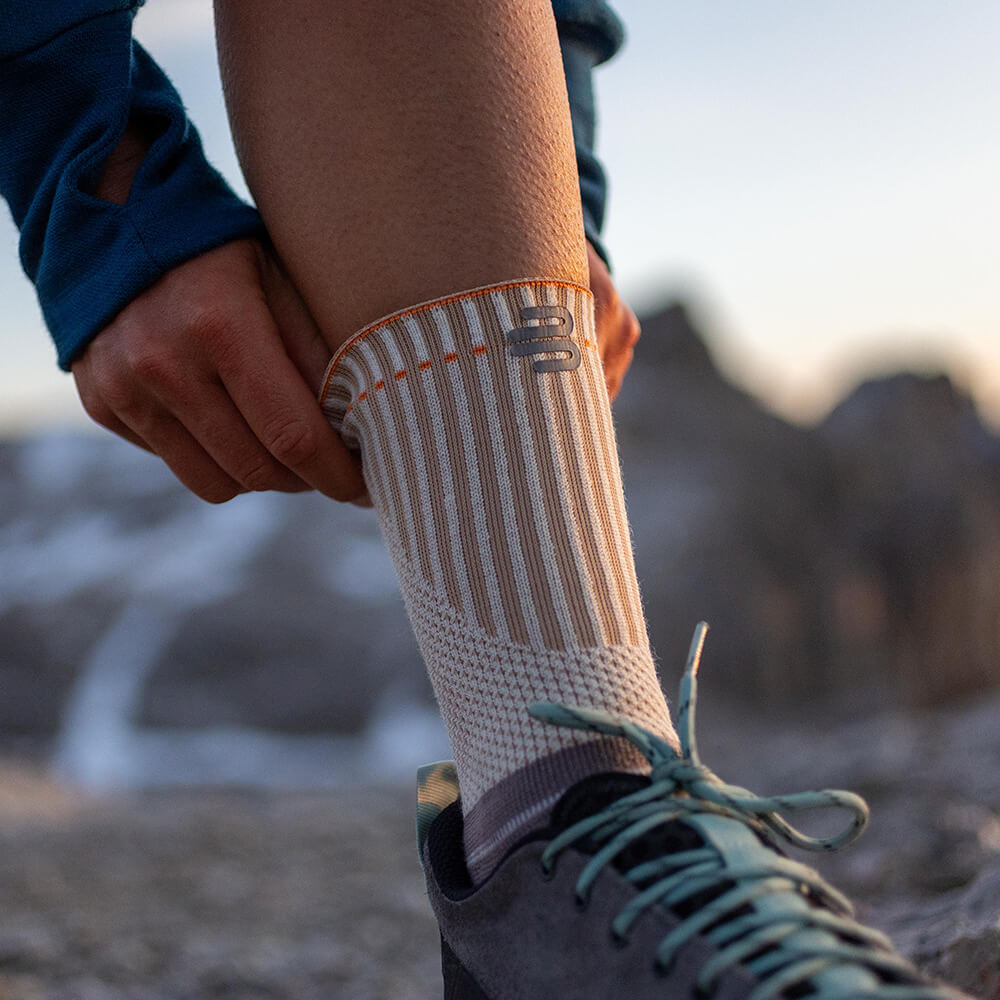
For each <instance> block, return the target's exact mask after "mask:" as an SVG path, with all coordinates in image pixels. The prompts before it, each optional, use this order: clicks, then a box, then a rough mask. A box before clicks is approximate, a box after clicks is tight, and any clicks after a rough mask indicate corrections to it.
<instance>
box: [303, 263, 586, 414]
mask: <svg viewBox="0 0 1000 1000" xmlns="http://www.w3.org/2000/svg"><path fill="white" fill-rule="evenodd" d="M593 301H594V297H593V293H592V292H591V291H590V289H589V288H586V287H584V286H583V285H577V284H574V283H573V282H568V281H560V280H557V279H555V278H524V279H521V280H518V281H507V282H502V283H499V284H495V285H483V286H481V287H478V288H470V289H468V290H466V291H464V292H457V293H455V294H453V295H447V296H444V297H442V298H438V299H430V300H428V301H426V302H420V303H418V304H417V305H414V306H409V307H408V308H406V309H400V310H398V311H396V312H393V313H389V314H388V315H386V316H383V317H382V318H381V319H378V320H376V321H375V322H373V323H370V324H368V325H367V326H365V327H363V328H362V329H361V330H359V331H358V332H357V333H356V334H354V336H353V337H351V338H350V339H349V340H348V341H346V343H344V344H343V345H342V346H341V347H340V349H339V350H338V351H337V353H336V354H335V355H334V356H333V358H331V360H330V363H329V364H328V365H327V368H326V372H325V373H324V376H323V384H322V389H321V390H320V393H319V402H320V406H321V407H322V408H323V410H324V412H325V413H326V415H327V417H328V418H329V419H330V420H332V421H333V422H334V425H335V426H339V425H340V424H341V422H342V421H343V419H344V418H345V417H346V416H347V414H348V413H350V412H351V410H352V409H353V407H354V406H355V405H356V404H357V403H359V402H364V401H365V399H367V397H368V394H369V393H370V392H378V391H381V390H382V389H384V388H385V386H386V385H387V384H391V383H392V382H398V381H401V380H402V379H404V378H408V377H411V376H412V375H413V374H415V373H417V372H426V371H429V370H430V369H431V368H432V367H434V366H435V365H439V364H448V363H454V362H456V361H458V360H460V358H461V357H462V356H463V355H464V356H466V357H467V356H470V355H472V356H475V355H481V354H485V353H488V352H494V351H502V350H504V349H506V348H511V349H513V352H514V353H515V354H517V355H518V356H523V355H524V354H529V353H531V354H537V355H538V357H537V359H536V360H539V361H542V362H548V363H549V367H547V368H541V369H539V368H536V371H542V370H550V371H552V370H565V369H566V368H567V367H568V365H569V364H570V363H572V362H573V361H574V360H576V358H575V355H574V354H573V352H572V351H565V350H564V351H558V350H555V349H553V350H551V351H548V352H542V351H540V350H538V348H540V347H543V346H549V347H552V346H553V344H554V342H556V341H563V340H572V341H573V343H574V344H575V346H576V349H577V351H591V352H593V353H594V354H595V355H596V354H597V338H596V335H595V333H594V319H593ZM470 307H471V308H472V309H473V310H474V312H475V314H476V316H477V318H478V321H479V322H478V323H475V324H474V328H475V329H476V331H477V332H479V333H481V334H482V336H480V337H475V336H473V337H471V338H470V337H467V336H466V337H462V336H461V334H462V333H467V331H466V329H465V328H466V326H467V324H468V320H469V317H468V309H469V308H470ZM531 309H534V310H535V311H536V312H537V311H538V310H544V311H545V312H546V313H547V314H548V315H546V316H528V317H523V318H522V312H523V311H524V310H531ZM560 310H566V311H567V312H568V314H569V315H568V316H567V315H565V314H564V313H563V314H560ZM449 314H450V315H449ZM512 322H513V325H511V324H512ZM408 323H413V324H415V325H416V326H417V328H418V329H419V331H420V337H419V339H420V340H422V342H423V343H422V346H423V347H424V350H418V352H417V353H418V354H419V355H423V356H419V357H418V356H412V355H411V356H410V357H409V358H407V359H406V360H408V361H409V362H410V365H409V367H406V366H401V367H397V366H396V365H395V364H393V363H390V359H389V358H388V357H384V358H381V359H380V360H382V361H383V364H382V365H381V366H380V367H379V368H378V369H376V370H374V371H372V372H371V374H372V376H373V379H372V380H369V383H368V384H366V385H360V384H358V385H352V382H354V381H356V379H352V377H351V376H352V374H353V373H352V372H346V371H345V370H344V369H345V367H349V356H350V355H351V354H352V353H353V354H357V353H358V350H359V348H360V345H361V344H362V342H363V341H365V340H367V339H368V338H369V337H373V336H374V337H375V338H376V339H379V334H381V333H384V332H386V331H388V330H390V329H391V330H393V331H396V330H398V329H399V328H400V327H401V326H402V327H404V328H405V327H406V325H407V324H408ZM501 327H503V329H501ZM567 328H568V329H567ZM533 329H537V330H538V333H537V334H534V335H531V336H529V335H522V337H521V339H520V340H519V341H518V342H517V343H510V342H509V341H508V339H507V338H508V337H509V336H510V334H511V333H516V332H518V331H528V330H533ZM445 330H448V331H450V332H451V333H452V337H451V338H448V337H446V336H442V333H443V332H444V331H445ZM455 334H458V335H459V336H457V337H455ZM539 335H540V336H539ZM540 340H542V341H548V344H545V343H540V342H539V341H540ZM472 341H476V342H472ZM380 353H381V352H380ZM552 364H554V365H555V366H556V367H552ZM573 367H576V365H573Z"/></svg>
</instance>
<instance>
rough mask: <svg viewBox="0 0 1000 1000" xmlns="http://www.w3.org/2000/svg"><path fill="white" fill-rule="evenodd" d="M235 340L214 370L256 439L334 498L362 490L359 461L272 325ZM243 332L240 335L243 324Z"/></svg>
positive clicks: (267, 323) (359, 493) (345, 497)
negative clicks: (233, 351) (231, 354)
mask: <svg viewBox="0 0 1000 1000" xmlns="http://www.w3.org/2000/svg"><path fill="white" fill-rule="evenodd" d="M262 322H263V325H265V326H266V327H268V328H269V330H268V331H267V332H266V333H263V334H262V335H260V336H258V337H256V338H250V343H251V344H252V349H251V350H247V349H246V347H247V341H246V339H245V340H244V343H243V344H241V349H240V350H239V351H238V353H237V358H236V360H235V362H230V363H227V364H220V365H219V376H220V378H221V379H222V383H223V385H224V386H225V388H226V390H227V391H228V393H229V395H230V398H231V399H232V400H233V402H234V403H235V404H236V407H237V409H239V411H240V412H241V413H242V414H243V417H244V419H245V420H246V422H247V424H249V426H250V428H251V430H252V431H253V432H254V434H256V435H257V438H258V439H259V440H260V442H261V444H263V445H264V447H265V448H266V449H267V450H268V451H269V452H270V453H271V454H272V455H273V456H274V457H275V458H276V459H277V460H278V461H279V462H281V464H282V465H284V466H285V467H286V468H288V469H291V470H292V472H294V473H296V475H298V476H299V477H300V478H301V479H303V480H304V481H305V482H307V483H308V484H309V485H310V486H312V487H313V488H314V489H317V490H319V491H320V492H321V493H324V494H325V495H326V496H328V497H332V498H333V499H334V500H341V501H348V500H356V499H357V498H359V497H361V496H363V495H364V492H365V482H364V478H363V476H362V474H361V461H360V459H359V458H358V456H357V454H356V453H355V452H352V451H350V450H349V449H348V448H347V446H346V445H345V444H344V442H343V441H342V440H341V439H340V436H339V435H338V434H337V432H336V431H335V430H334V429H333V428H332V427H331V426H330V424H329V423H328V421H327V419H326V417H325V416H324V415H323V411H322V410H321V409H320V407H319V403H318V401H317V400H316V398H315V397H314V396H313V394H312V392H311V391H310V389H309V387H308V386H307V385H306V382H305V379H304V378H303V377H302V375H301V373H300V372H299V370H298V369H297V368H296V367H295V365H294V364H293V363H292V361H291V359H290V358H289V356H288V354H287V353H286V351H285V348H284V345H283V344H282V342H281V338H280V337H279V336H278V332H277V329H276V328H275V327H274V325H273V322H271V321H270V320H269V319H268V320H267V321H262ZM243 332H244V338H246V330H244V331H243Z"/></svg>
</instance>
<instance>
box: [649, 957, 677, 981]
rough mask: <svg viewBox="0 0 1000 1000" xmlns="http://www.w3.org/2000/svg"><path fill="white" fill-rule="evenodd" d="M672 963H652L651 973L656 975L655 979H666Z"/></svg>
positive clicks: (657, 961) (658, 961)
mask: <svg viewBox="0 0 1000 1000" xmlns="http://www.w3.org/2000/svg"><path fill="white" fill-rule="evenodd" d="M672 965H673V963H672V962H670V963H664V962H661V961H660V960H659V959H657V960H656V961H655V962H654V963H653V972H654V973H655V974H656V978H657V979H666V978H667V976H669V975H670V972H671V967H672Z"/></svg>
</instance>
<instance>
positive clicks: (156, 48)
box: [0, 0, 1000, 430]
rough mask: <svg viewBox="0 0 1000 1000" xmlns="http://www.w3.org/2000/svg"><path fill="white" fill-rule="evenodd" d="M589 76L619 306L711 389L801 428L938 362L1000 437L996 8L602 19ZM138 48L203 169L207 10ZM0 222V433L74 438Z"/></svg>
mask: <svg viewBox="0 0 1000 1000" xmlns="http://www.w3.org/2000/svg"><path fill="white" fill-rule="evenodd" d="M617 9H618V10H619V12H620V13H621V14H622V16H623V18H624V20H625V22H626V25H627V27H628V29H629V42H628V44H627V46H626V48H625V50H624V51H623V52H622V53H621V54H620V55H619V56H618V57H617V59H616V60H615V61H614V62H613V63H611V64H609V65H608V66H606V67H603V68H602V69H600V70H599V71H598V75H597V86H598V95H599V107H600V112H601V128H600V137H599V151H600V153H601V155H602V157H603V159H604V161H605V163H606V165H607V168H608V172H609V174H610V177H611V185H612V193H611V200H610V204H609V217H608V227H607V230H606V238H607V243H608V246H609V248H610V251H611V253H612V256H613V259H614V262H615V268H616V277H617V279H618V281H619V284H620V287H621V288H622V290H623V291H624V292H625V294H626V296H627V297H628V298H630V299H631V300H632V301H633V302H634V304H636V305H637V306H643V305H647V304H649V303H652V302H653V301H655V300H657V299H659V298H662V297H666V296H667V295H672V294H673V295H676V294H681V295H685V296H687V297H688V298H689V299H691V300H692V301H693V302H694V304H695V307H696V309H697V312H698V315H699V316H700V317H702V318H703V319H704V320H705V322H706V324H707V326H708V328H709V332H710V333H711V334H712V338H713V339H712V346H713V348H714V349H715V350H716V352H717V354H718V355H719V357H720V360H721V361H722V362H723V364H724V365H725V367H726V368H727V370H728V371H729V372H730V373H731V374H733V375H734V376H736V377H738V378H740V379H741V380H743V381H744V382H745V383H746V384H747V385H748V386H749V387H750V388H751V389H752V390H753V391H755V392H756V393H758V395H761V396H762V397H763V398H765V399H766V400H767V401H769V402H770V403H771V405H773V406H775V407H777V408H779V409H780V410H781V412H783V413H785V414H787V415H791V416H796V417H800V418H803V419H809V418H812V417H815V416H816V415H818V414H820V413H821V412H822V411H823V409H824V407H825V406H827V405H829V403H830V402H831V401H832V400H833V399H834V398H835V396H836V394H837V393H838V392H840V391H842V389H843V388H844V387H845V386H846V385H848V384H850V382H851V380H852V379H853V378H854V377H856V375H857V374H859V373H860V372H862V371H865V370H871V369H873V368H877V369H885V368H886V367H888V366H891V365H900V364H910V365H918V366H923V367H928V366H934V365H940V364H947V365H948V367H949V368H950V369H951V370H952V372H953V373H954V374H955V375H956V376H957V377H958V378H959V379H960V380H961V381H963V382H964V383H965V384H967V385H969V386H970V387H971V388H973V389H974V391H975V392H976V394H977V396H978V398H979V399H980V402H981V404H982V405H983V407H984V409H986V410H987V411H988V412H989V414H990V416H991V418H992V419H993V420H994V422H996V423H997V424H1000V290H998V289H1000V280H998V277H997V275H998V273H1000V195H998V193H997V178H1000V59H998V58H997V52H1000V4H997V3H996V2H995V0H953V2H950V3H943V2H941V0H879V2H878V3H873V2H871V0H864V2H862V0H836V2H833V0H824V2H819V0H811V2H803V0H758V2H755V3H753V4H749V3H745V2H738V0H713V2H712V3H697V4H690V3H688V4H681V3H675V2H671V0H620V2H619V3H618V4H617ZM136 26H137V34H138V36H139V37H140V39H141V40H143V41H144V43H145V44H147V46H148V47H149V48H150V49H151V50H152V51H153V53H154V55H155V56H156V57H157V58H159V59H160V60H161V62H162V63H163V64H164V66H165V67H166V69H167V71H168V73H169V74H170V75H171V77H172V78H173V80H174V82H175V83H176V85H177V87H178V89H179V90H180V92H181V94H182V95H183V97H184V99H185V101H186V103H187V105H188V108H189V110H190V112H191V116H192V118H193V119H194V121H195V122H196V124H197V125H198V126H199V128H200V129H201V131H202V135H203V138H204V140H205V144H206V147H207V148H208V150H209V153H210V156H211V157H212V159H213V162H215V163H216V165H217V166H219V167H220V169H222V171H223V172H224V173H225V174H226V175H227V176H228V177H229V178H230V180H231V181H232V182H233V183H234V184H235V185H236V186H237V187H238V189H240V190H241V191H245V188H243V185H242V182H241V181H240V179H239V173H238V168H237V166H236V161H235V157H234V155H233V152H232V147H231V144H230V142H229V139H228V132H227V129H226V123H225V113H224V110H223V106H222V98H221V93H220V89H219V83H218V75H217V71H216V68H215V61H214V46H213V43H212V26H211V3H210V0H149V2H148V3H147V5H146V6H145V7H144V8H143V10H142V11H141V13H140V14H139V17H138V19H137V22H136ZM16 239H17V235H16V231H15V230H14V227H13V225H12V224H11V223H10V220H9V216H7V215H6V213H4V217H3V218H2V220H0V303H2V307H0V350H2V352H3V357H4V362H3V364H2V366H0V430H2V429H4V428H12V427H30V426H37V425H38V424H39V423H46V424H52V423H65V422H66V421H68V420H69V421H72V420H77V421H78V420H80V414H81V410H80V408H79V404H78V403H77V402H76V396H75V391H74V389H73V385H72V380H71V379H70V378H69V377H68V376H64V375H62V374H61V373H59V372H58V371H57V370H56V369H55V366H54V360H53V359H54V354H53V349H52V347H51V344H50V342H49V341H48V338H47V334H46V333H45V331H44V329H43V327H42V324H41V320H40V318H39V313H38V309H37V306H36V305H35V302H34V294H33V291H32V289H31V287H30V285H29V284H28V283H27V281H26V280H25V279H24V278H23V276H22V275H21V273H20V268H19V265H18V262H17V258H16Z"/></svg>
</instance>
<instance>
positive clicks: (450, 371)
mask: <svg viewBox="0 0 1000 1000" xmlns="http://www.w3.org/2000/svg"><path fill="white" fill-rule="evenodd" d="M416 319H417V322H418V324H419V327H420V332H421V333H422V334H423V338H424V342H425V343H426V344H427V350H428V352H429V356H428V358H427V359H422V360H427V361H428V362H429V363H430V368H429V369H427V370H426V372H425V373H424V379H425V382H424V383H423V384H424V385H426V386H427V389H426V391H427V392H434V393H436V394H437V399H438V405H439V406H440V407H441V414H442V419H443V421H444V434H445V441H446V443H447V447H448V466H449V469H450V472H451V482H452V490H453V492H454V496H455V504H456V507H457V509H458V533H459V548H460V550H461V552H462V557H463V559H464V561H465V575H466V578H467V579H468V581H469V588H470V590H471V591H472V605H473V608H474V609H475V613H476V620H477V622H478V623H479V626H480V628H483V629H485V630H486V631H487V632H488V633H489V634H490V635H496V634H497V627H496V622H495V621H494V620H493V609H492V608H491V606H490V595H489V591H488V590H487V589H486V578H485V576H484V574H483V564H482V561H481V559H480V549H481V541H480V539H479V538H478V537H477V535H476V518H475V514H474V513H473V510H472V488H471V485H470V483H469V474H468V467H467V465H466V461H467V459H466V454H465V444H464V442H463V440H462V432H461V426H462V425H461V423H460V421H464V420H468V415H467V414H462V415H461V416H460V415H459V412H458V408H457V406H456V404H455V390H454V386H453V384H452V379H453V378H454V377H455V373H456V371H457V370H456V369H455V368H454V367H453V366H451V365H446V364H445V362H444V361H443V360H442V358H443V356H444V346H443V343H442V338H441V334H440V332H439V331H438V328H437V322H436V321H435V319H434V316H433V314H431V313H418V314H417V316H416ZM444 321H445V320H444V318H442V319H441V322H444ZM487 541H489V539H487Z"/></svg>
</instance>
